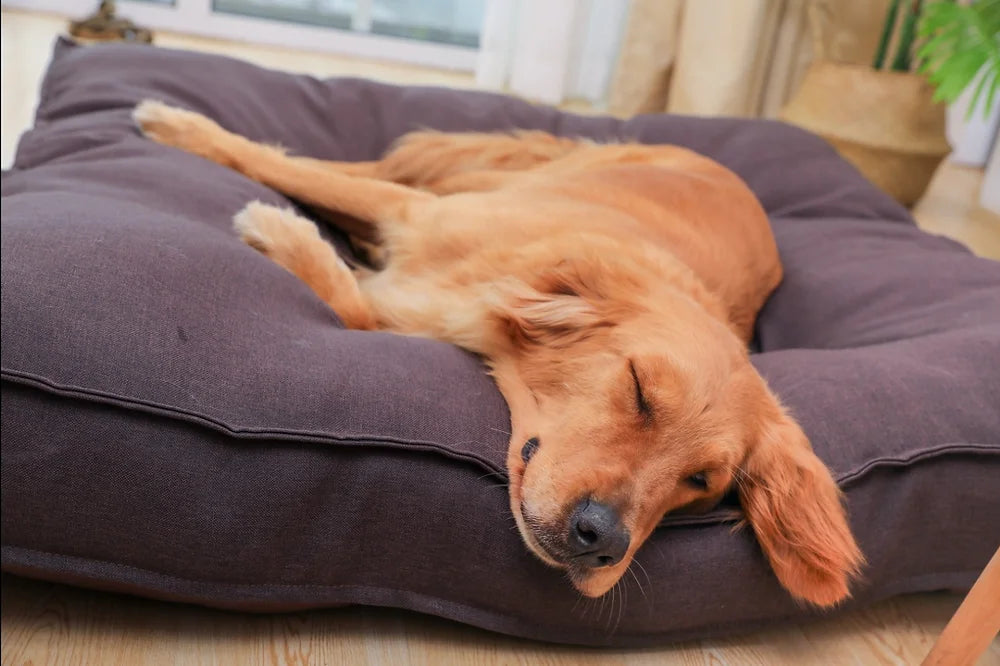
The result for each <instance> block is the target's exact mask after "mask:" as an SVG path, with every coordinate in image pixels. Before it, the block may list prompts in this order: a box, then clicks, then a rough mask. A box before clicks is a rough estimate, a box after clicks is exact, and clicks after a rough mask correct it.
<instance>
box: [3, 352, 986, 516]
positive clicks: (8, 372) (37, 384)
mask: <svg viewBox="0 0 1000 666" xmlns="http://www.w3.org/2000/svg"><path fill="white" fill-rule="evenodd" d="M0 376H2V377H3V378H4V379H5V380H8V381H11V382H13V383H16V384H22V385H26V386H31V387H33V388H36V389H38V390H42V391H48V392H51V393H54V394H56V395H62V396H66V397H77V398H81V399H84V400H91V401H93V402H98V403H103V404H111V405H115V406H118V407H122V408H124V409H134V410H136V411H148V412H150V413H154V414H158V415H161V416H177V417H180V418H181V419H182V420H186V421H189V422H193V423H196V424H199V425H204V426H208V427H212V428H214V429H216V430H220V431H222V432H224V433H226V434H229V435H232V436H235V437H240V438H248V439H255V438H263V437H277V438H288V439H294V440H299V441H309V442H333V443H337V444H361V443H373V444H382V445H386V446H389V447H402V448H406V449H407V450H412V449H414V448H417V449H424V450H432V451H437V452H440V453H443V454H444V455H446V456H448V457H452V458H456V459H459V460H464V461H471V462H476V463H479V464H480V465H482V466H483V467H485V468H486V469H487V470H488V471H490V472H492V473H494V474H497V475H499V476H501V477H503V478H506V477H507V472H506V469H504V468H502V467H498V466H497V465H495V464H493V463H492V462H491V461H490V460H488V459H486V458H484V457H482V456H479V455H476V454H474V453H467V452H463V451H458V450H455V449H453V448H450V447H448V446H446V445H444V444H440V443H437V442H429V441H426V440H408V439H402V438H393V437H383V436H379V435H370V434H369V435H359V436H356V437H343V436H336V435H331V434H330V433H322V432H319V433H318V432H311V431H306V430H288V429H281V428H250V427H238V426H232V425H229V424H227V423H225V422H223V421H221V420H219V419H217V418H215V417H212V416H208V415H206V414H200V413H198V412H195V411H193V410H189V409H185V408H181V407H176V406H173V405H167V404H164V403H158V402H155V401H151V400H143V399H140V398H134V397H131V396H123V395H118V394H115V393H108V392H103V391H98V390H95V389H89V388H84V387H78V386H69V385H64V384H60V383H59V382H56V381H54V380H51V379H48V378H46V377H42V376H40V375H36V374H34V373H29V372H23V371H19V370H14V369H10V368H2V369H0ZM956 453H957V454H962V453H974V454H982V453H987V454H997V455H1000V443H997V444H987V443H973V442H948V443H943V444H938V445H936V446H932V447H930V448H925V449H923V450H920V451H914V452H913V453H911V454H909V455H903V456H884V457H881V458H875V459H873V460H868V461H866V462H865V463H863V464H862V465H861V466H860V467H856V468H854V469H852V470H850V471H847V472H844V473H842V474H839V475H837V476H836V477H835V478H836V480H837V483H838V485H840V486H842V487H846V486H850V485H851V484H853V483H855V482H857V481H859V480H860V479H861V478H863V477H864V476H866V475H867V474H868V473H869V472H870V471H872V470H874V469H877V468H880V467H906V466H908V465H910V464H912V463H914V462H922V461H923V460H925V459H930V458H936V457H939V456H943V455H952V454H956ZM683 522H684V523H685V524H702V522H701V521H700V520H698V519H697V518H694V519H692V518H690V517H685V519H684V521H683Z"/></svg>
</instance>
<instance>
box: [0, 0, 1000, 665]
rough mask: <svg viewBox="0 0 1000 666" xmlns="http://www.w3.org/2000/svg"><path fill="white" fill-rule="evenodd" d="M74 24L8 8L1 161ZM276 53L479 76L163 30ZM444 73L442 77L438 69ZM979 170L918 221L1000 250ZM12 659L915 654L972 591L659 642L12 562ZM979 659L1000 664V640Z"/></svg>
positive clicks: (447, 80)
mask: <svg viewBox="0 0 1000 666" xmlns="http://www.w3.org/2000/svg"><path fill="white" fill-rule="evenodd" d="M61 25H63V24H62V21H61V20H58V19H54V18H52V17H46V16H40V15H34V14H25V13H17V12H10V11H6V10H5V11H4V12H3V35H2V47H3V74H2V79H3V85H2V90H3V128H2V138H3V164H4V165H5V166H6V165H9V163H10V162H9V158H10V155H12V154H13V149H14V145H15V143H16V137H17V135H18V134H19V133H20V132H21V131H23V129H24V128H25V127H27V125H28V124H29V123H30V119H31V110H32V108H33V106H34V99H35V88H36V87H37V84H38V81H39V78H40V76H41V73H42V71H43V68H44V65H45V62H46V59H47V55H48V49H49V45H50V44H51V39H52V37H53V36H54V34H55V33H56V32H57V31H58V30H59V29H60V26H61ZM167 42H169V44H170V45H172V46H178V47H183V48H195V49H200V50H208V51H214V52H221V53H230V54H232V55H236V56H238V57H245V58H248V59H255V60H258V61H262V62H266V63H267V64H268V65H269V66H272V67H283V68H286V69H290V70H294V71H309V72H311V73H315V74H319V75H333V74H340V73H349V74H355V75H367V76H376V77H379V78H383V79H387V80H394V81H401V82H405V81H414V80H419V81H420V82H425V83H426V82H434V83H440V84H447V85H463V86H465V85H471V81H469V80H468V77H464V78H463V76H462V75H454V74H448V73H434V72H428V71H424V70H418V69H414V68H403V67H399V68H394V67H391V66H386V65H380V64H375V63H358V62H352V61H350V60H346V59H342V58H341V59H337V58H328V57H326V56H315V55H305V54H296V53H294V52H288V51H282V50H274V49H256V48H254V47H248V46H246V45H236V44H227V43H225V42H215V41H211V40H198V39H193V38H188V37H183V36H167V39H166V40H161V43H167ZM435 77H437V78H435ZM981 180H982V173H981V172H980V171H979V170H975V169H967V168H961V167H957V166H953V165H949V164H946V165H945V166H943V167H942V169H941V170H940V171H939V172H938V174H937V177H936V178H935V182H934V183H933V185H932V187H931V190H930V192H929V193H928V195H927V196H926V197H925V199H924V200H923V201H922V202H921V203H920V204H919V205H918V206H917V207H916V208H915V210H914V214H915V216H916V217H917V220H918V222H919V223H920V225H921V226H922V227H924V228H926V229H928V230H929V231H932V232H934V233H940V234H944V235H948V236H951V237H954V238H957V239H958V240H960V241H962V242H964V243H966V244H967V245H969V246H970V247H971V248H972V249H973V250H974V251H976V252H977V253H979V254H981V255H983V256H988V257H992V258H995V259H1000V217H998V216H996V215H993V214H992V213H990V212H988V211H986V210H983V209H982V208H980V207H978V206H977V205H976V203H975V201H976V198H977V193H978V191H979V186H980V183H981ZM2 590H3V599H2V610H0V615H2V619H0V645H2V647H0V661H2V666H8V665H10V666H14V665H16V666H21V665H24V664H32V665H34V666H41V665H43V664H67V665H68V664H74V665H75V664H102V665H104V664H108V665H114V664H122V665H129V666H132V665H136V666H139V665H143V664H178V665H186V664H200V665H202V664H203V665H208V664H366V663H367V664H426V665H428V666H432V665H434V666H436V665H438V664H471V665H479V664H482V665H487V664H489V665H494V664H496V665H501V664H502V665H506V664H536V663H541V664H547V665H551V666H557V665H562V664H566V665H570V664H595V665H596V664H600V665H602V666H603V665H609V666H615V665H632V664H650V665H652V664H658V665H660V664H662V665H665V666H669V665H672V664H678V665H679V664H684V665H687V666H694V665H700V664H705V665H708V664H712V665H725V664H760V665H767V666H772V665H781V664H789V665H803V666H807V665H810V664H816V665H823V666H826V665H835V664H862V665H868V664H918V663H919V662H920V660H921V659H922V658H923V656H924V655H925V654H926V653H927V651H928V650H929V649H930V647H931V645H932V644H933V642H934V640H935V638H936V637H937V635H938V634H939V633H940V632H941V630H942V629H943V628H944V626H945V624H946V623H947V621H948V619H949V618H950V617H951V615H952V613H953V612H954V611H955V609H956V608H957V607H958V604H959V602H960V601H961V598H960V597H959V596H957V595H952V594H943V593H939V594H919V595H911V596H908V597H900V598H897V599H893V600H890V601H887V602H884V603H881V604H878V605H876V606H874V607H872V608H869V609H866V610H861V611H857V612H853V613H847V614H842V615H839V616H837V617H834V618H830V619H827V620H822V621H815V622H810V623H802V624H788V625H785V626H781V627H777V628H774V629H771V630H768V631H763V632H757V633H754V634H750V635H747V636H739V637H734V638H731V639H727V640H713V641H696V642H691V643H686V644H679V645H673V646H666V647H663V648H659V649H650V650H629V651H606V650H588V649H577V648H568V647H560V646H551V645H545V644H540V643H533V642H529V641H522V640H517V639H512V638H508V637H505V636H499V635H495V634H491V633H488V632H484V631H479V630H475V629H472V628H469V627H465V626H462V625H458V624H455V623H451V622H447V621H444V620H439V619H436V618H432V617H426V616H420V615H416V614H413V613H405V612H401V611H389V610H383V609H369V608H348V609H340V610H331V611H322V612H308V613H294V614H289V615H265V616H254V615H241V614H235V613H225V612H220V611H212V610H207V609H203V608H197V607H192V606H183V605H176V604H166V603H158V602H153V601H147V600H142V599H135V598H130V597H123V596H118V595H110V594H101V593H96V592H89V591H85V590H77V589H73V588H68V587H64V586H59V585H53V584H50V583H41V582H35V581H28V580H23V579H18V578H15V577H12V576H4V577H3V580H2ZM979 664H981V665H990V666H1000V640H994V642H993V643H992V645H991V647H990V649H989V650H988V651H987V653H986V654H985V655H984V656H983V657H982V659H980V661H979Z"/></svg>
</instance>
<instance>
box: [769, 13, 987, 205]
mask: <svg viewBox="0 0 1000 666" xmlns="http://www.w3.org/2000/svg"><path fill="white" fill-rule="evenodd" d="M998 39H1000V0H978V2H974V3H972V4H957V3H954V2H951V1H949V0H938V1H936V2H934V1H931V2H926V3H925V2H924V0H891V2H890V3H889V7H888V11H887V14H886V19H885V22H884V25H883V29H882V34H881V39H880V41H879V44H878V48H877V49H876V52H875V57H874V61H873V64H872V66H871V67H866V66H862V65H848V64H843V63H836V62H831V61H829V60H825V59H823V58H822V54H819V55H820V56H821V57H820V58H818V59H817V60H816V61H815V62H814V63H813V64H812V65H811V67H810V69H809V71H808V72H807V74H806V76H805V78H804V79H803V82H802V86H801V87H800V88H799V91H798V92H797V93H796V95H795V96H794V97H793V98H792V100H791V101H790V102H789V104H788V105H787V106H786V107H785V108H784V109H783V111H782V114H781V115H782V118H783V119H785V120H787V121H789V122H792V123H795V124H797V125H800V126H802V127H805V128H806V129H809V130H811V131H813V132H815V133H817V134H819V135H820V136H822V137H824V138H825V139H827V140H828V141H829V142H830V143H831V144H832V145H833V146H834V147H835V148H836V149H837V150H838V151H839V152H840V153H841V154H842V155H843V156H844V157H845V158H846V159H847V160H848V161H850V162H851V163H853V164H854V165H855V166H856V167H858V169H859V170H860V171H861V172H862V173H864V174H865V176H867V177H868V178H869V179H870V180H871V181H872V182H874V183H875V184H876V185H878V186H879V187H881V188H882V189H883V190H884V191H886V192H888V193H889V194H890V195H892V196H893V197H894V198H895V199H896V200H897V201H899V202H900V203H902V204H904V205H908V206H909V205H912V204H914V203H916V201H917V200H918V199H919V198H920V197H921V196H922V195H923V193H924V191H925V190H926V189H927V185H928V184H929V183H930V180H931V178H932V177H933V175H934V171H935V170H936V169H937V167H938V165H939V164H940V162H941V160H942V159H943V158H944V157H945V156H946V155H947V154H948V153H949V152H950V147H949V145H948V142H947V140H946V138H945V131H944V130H945V106H944V104H943V102H950V101H952V100H954V99H955V97H957V96H958V94H959V93H961V92H962V90H964V89H965V88H966V87H967V86H968V85H969V84H970V83H971V82H972V81H973V79H975V77H976V73H977V72H978V71H980V70H981V69H983V70H984V74H983V75H982V76H981V77H980V78H979V79H977V80H976V85H977V86H979V92H978V93H977V94H976V101H977V103H978V102H979V100H980V99H981V100H983V102H982V103H983V106H984V108H985V109H988V108H989V105H991V104H993V103H995V99H996V95H997V82H998V80H1000V79H998V75H997V72H998V70H1000V42H998ZM991 63H992V64H991ZM991 68H992V69H991ZM991 72H992V73H991ZM925 75H926V76H925ZM971 108H972V107H971V106H970V109H971Z"/></svg>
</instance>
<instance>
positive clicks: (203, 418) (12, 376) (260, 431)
mask: <svg viewBox="0 0 1000 666" xmlns="http://www.w3.org/2000/svg"><path fill="white" fill-rule="evenodd" d="M0 376H2V377H3V379H4V380H5V381H10V382H11V383H14V384H20V385H23V386H30V387H32V388H35V389H38V390H41V391H45V392H49V393H52V394H55V395H60V396H63V397H72V398H78V399H82V400H85V401H89V402H96V403H100V404H105V405H113V406H116V407H121V408H123V409H128V410H134V411H139V412H146V413H151V414H156V415H158V416H167V417H174V418H179V419H180V420H182V421H187V422H189V423H194V424H196V425H201V426H205V427H209V428H212V429H214V430H216V431H221V432H223V433H224V434H227V435H230V436H233V437H237V438H241V439H262V438H267V437H271V438H277V439H287V440H293V441H299V442H314V443H315V442H325V443H335V444H348V445H359V444H375V445H382V446H386V447H388V448H401V449H404V450H407V451H413V450H425V451H435V452H437V453H441V454H443V455H445V456H447V457H449V458H454V459H457V460H462V461H465V462H475V463H477V464H479V465H481V466H483V467H485V468H486V470H487V471H489V472H490V473H492V474H496V475H499V476H501V477H504V478H506V471H505V470H503V469H501V468H499V467H497V466H496V465H494V464H493V463H492V462H491V461H490V460H488V459H486V458H484V457H482V456H479V455H476V454H474V453H467V452H463V451H459V450H456V449H453V448H450V447H448V446H446V445H444V444H440V443H437V442H429V441H425V440H417V439H402V438H395V437H384V436H380V435H359V436H356V437H351V436H348V437H344V436H337V435H332V434H330V433H323V432H310V431H306V430H285V429H281V428H249V427H236V426H231V425H229V424H227V423H225V422H223V421H221V420H219V419H217V418H215V417H212V416H208V415H206V414H200V413H198V412H195V411H192V410H189V409H184V408H181V407H176V406H173V405H167V404H163V403H158V402H155V401H151V400H142V399H139V398H133V397H130V396H121V395H117V394H114V393H106V392H103V391H97V390H94V389H88V388H83V387H78V386H66V385H62V384H59V383H58V382H54V381H52V380H50V379H47V378H45V377H41V376H39V375H35V374H33V373H28V372H21V371H18V370H12V369H9V368H3V369H0Z"/></svg>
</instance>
